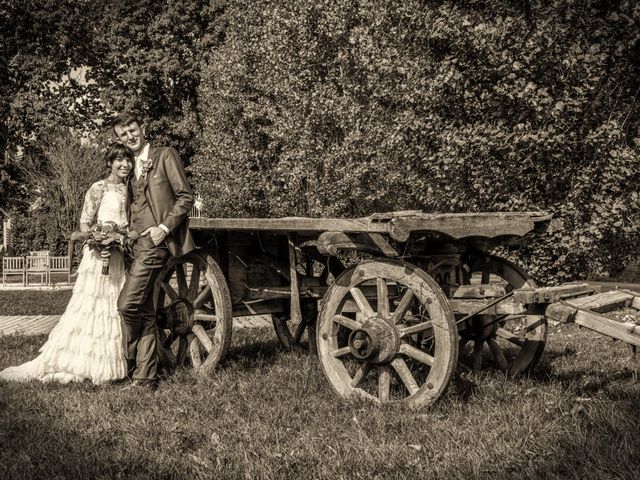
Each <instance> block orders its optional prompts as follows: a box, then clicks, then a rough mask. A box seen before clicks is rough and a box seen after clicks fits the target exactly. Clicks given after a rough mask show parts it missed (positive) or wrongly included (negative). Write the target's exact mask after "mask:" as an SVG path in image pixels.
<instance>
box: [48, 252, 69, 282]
mask: <svg viewBox="0 0 640 480" xmlns="http://www.w3.org/2000/svg"><path fill="white" fill-rule="evenodd" d="M52 273H66V274H67V282H68V283H71V262H70V261H69V257H68V256H64V257H49V283H52V281H51V274H52Z"/></svg>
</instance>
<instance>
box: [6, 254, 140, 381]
mask: <svg viewBox="0 0 640 480" xmlns="http://www.w3.org/2000/svg"><path fill="white" fill-rule="evenodd" d="M123 284H124V262H123V258H122V255H121V254H120V253H119V252H114V253H113V254H112V255H111V260H110V266H109V275H103V274H102V259H101V258H100V254H99V253H98V252H96V251H91V250H89V249H88V248H87V247H85V249H84V252H83V257H82V260H81V262H80V266H79V267H78V277H77V279H76V283H75V285H74V287H73V294H72V295H71V300H69V304H68V305H67V308H66V310H65V312H64V314H63V315H62V317H61V318H60V321H59V322H58V324H57V325H56V326H55V327H54V329H53V330H52V331H51V333H50V334H49V338H48V340H47V342H46V343H45V344H44V345H43V346H42V348H40V355H38V356H37V357H36V358H35V359H33V360H31V361H29V362H27V363H24V364H22V365H19V366H17V367H9V368H7V369H5V370H3V371H2V372H0V379H4V380H15V381H28V380H33V379H37V380H41V381H45V382H46V381H57V382H63V383H66V382H72V381H76V382H80V381H84V380H91V381H92V382H93V383H95V384H100V383H105V382H109V381H111V380H117V379H120V378H123V377H124V376H125V375H126V369H127V362H126V359H125V344H124V339H123V335H122V327H121V325H120V315H119V313H118V309H117V301H118V295H119V294H120V290H121V289H122V285H123Z"/></svg>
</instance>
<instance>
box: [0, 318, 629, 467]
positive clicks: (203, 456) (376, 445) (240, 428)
mask: <svg viewBox="0 0 640 480" xmlns="http://www.w3.org/2000/svg"><path fill="white" fill-rule="evenodd" d="M45 339H46V338H45V337H44V336H38V337H18V336H7V337H0V352H2V353H1V356H0V368H4V367H6V366H9V365H14V364H17V363H20V362H24V361H25V360H28V359H30V358H33V357H34V356H35V355H36V354H37V350H38V348H39V346H40V345H41V344H42V343H43V342H44V341H45ZM627 358H628V350H627V349H626V347H625V346H624V345H622V344H621V343H619V342H617V343H614V342H612V341H610V340H605V339H602V338H600V337H598V336H597V335H595V334H593V333H590V332H588V331H586V330H579V329H578V328H577V327H574V326H571V327H569V326H562V327H554V328H552V329H551V334H550V337H549V343H548V345H547V349H546V351H545V354H544V356H543V358H542V361H541V363H540V365H539V367H538V368H537V370H536V372H535V373H534V374H532V375H531V376H530V377H528V378H518V379H512V378H508V377H506V376H505V375H503V374H501V373H498V372H491V371H487V372H482V373H480V374H474V375H471V376H467V375H466V374H465V376H463V377H461V378H459V379H458V380H456V381H455V382H454V383H453V384H452V385H451V386H450V388H449V389H448V391H447V392H446V394H445V396H444V398H442V399H441V400H440V401H439V402H438V403H437V404H436V405H435V406H434V407H432V408H430V409H427V410H424V411H419V412H413V411H409V410H407V409H404V408H402V407H400V406H397V405H385V406H376V405H372V404H369V403H366V402H363V401H345V400H343V399H341V398H338V397H337V396H335V395H334V394H333V392H332V390H331V388H330V386H329V385H328V383H327V382H326V380H325V379H324V377H323V375H322V373H321V372H320V368H319V365H318V363H317V360H316V358H315V357H311V356H308V355H306V354H304V353H291V352H285V351H283V350H282V349H281V348H280V346H279V345H278V343H277V341H276V340H275V334H274V333H273V332H272V331H271V330H270V329H266V328H263V329H243V330H238V331H234V346H233V348H232V350H231V352H230V354H229V355H228V357H227V359H226V361H225V362H224V364H222V365H221V366H220V367H219V368H218V370H217V371H216V374H215V376H213V377H212V378H200V377H198V376H195V375H194V374H192V372H190V371H178V372H176V373H174V374H172V375H170V376H168V377H167V378H164V379H163V380H162V382H161V384H160V387H159V389H158V391H156V392H155V393H141V392H132V391H127V390H124V389H123V387H122V386H121V385H109V386H102V387H95V386H93V385H91V384H89V383H84V384H72V385H57V384H40V383H30V384H8V383H0V478H3V479H9V478H176V479H177V478H198V479H199V478H202V479H205V478H217V479H226V478H229V479H231V478H265V479H298V478H322V479H336V478H349V479H373V478H380V479H382V478H384V479H387V478H420V479H430V478H434V479H435V478H448V479H457V478H460V479H465V478H491V479H502V478H518V479H520V478H532V479H533V478H593V479H603V478H605V479H608V478H621V479H626V478H629V479H632V478H638V472H640V455H639V454H640V428H639V419H640V383H636V382H634V381H633V379H632V375H631V372H630V370H629V368H628V367H629V366H630V365H631V364H629V363H627V361H626V360H627Z"/></svg>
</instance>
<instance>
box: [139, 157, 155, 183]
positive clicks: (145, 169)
mask: <svg viewBox="0 0 640 480" xmlns="http://www.w3.org/2000/svg"><path fill="white" fill-rule="evenodd" d="M139 161H140V177H141V178H143V179H144V180H146V179H147V175H148V174H149V170H151V167H152V166H153V160H152V159H151V158H150V157H147V159H146V160H142V159H140V160H139Z"/></svg>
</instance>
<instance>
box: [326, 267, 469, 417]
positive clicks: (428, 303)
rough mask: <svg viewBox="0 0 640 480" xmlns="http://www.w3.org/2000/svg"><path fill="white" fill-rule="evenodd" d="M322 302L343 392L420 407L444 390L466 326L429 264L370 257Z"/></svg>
mask: <svg viewBox="0 0 640 480" xmlns="http://www.w3.org/2000/svg"><path fill="white" fill-rule="evenodd" d="M368 297H374V298H373V302H370V301H369V298H368ZM322 304H323V306H322V310H321V311H320V316H319V319H318V333H317V341H318V354H319V358H320V364H321V366H322V370H323V371H324V374H325V376H326V377H327V379H328V380H329V383H330V384H331V386H332V387H333V389H334V390H335V391H336V392H337V393H338V394H339V395H341V396H344V397H346V396H350V395H354V394H355V395H363V396H364V397H366V398H370V399H374V400H379V401H382V402H389V401H401V402H403V403H405V404H407V405H409V406H410V407H413V408H419V407H423V406H425V405H429V404H431V403H433V402H434V401H435V400H436V399H437V398H438V397H439V396H440V395H441V394H442V392H443V391H444V389H445V387H446V386H447V384H448V382H449V379H450V378H451V375H452V374H453V372H454V370H455V366H456V362H457V360H458V332H457V329H456V325H455V322H454V319H453V314H452V312H451V308H450V306H449V302H448V300H447V298H446V297H445V295H444V293H443V292H442V290H441V289H440V287H439V286H438V284H437V283H436V282H435V281H434V280H433V279H432V278H431V277H430V276H429V275H427V274H426V273H425V272H424V271H423V270H421V269H419V268H418V267H416V266H414V265H411V264H409V263H406V262H402V261H398V260H389V259H380V260H368V261H365V262H362V263H361V264H359V265H358V266H356V267H354V268H351V269H349V270H347V271H345V272H344V273H343V274H342V275H340V276H339V277H338V278H337V279H336V281H335V283H334V284H333V285H331V287H329V290H328V291H327V293H326V294H325V296H324V298H323V300H322ZM352 312H356V314H355V316H354V315H353V313H352Z"/></svg>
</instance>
